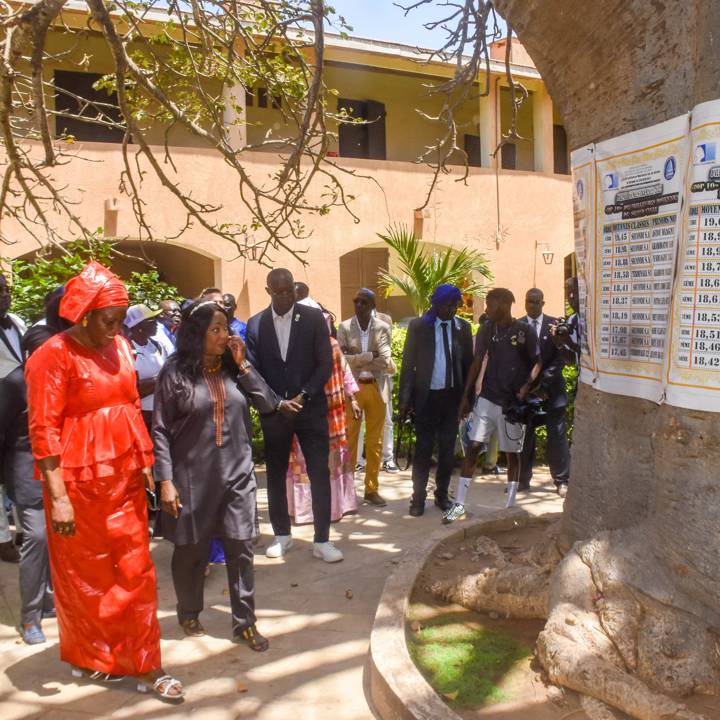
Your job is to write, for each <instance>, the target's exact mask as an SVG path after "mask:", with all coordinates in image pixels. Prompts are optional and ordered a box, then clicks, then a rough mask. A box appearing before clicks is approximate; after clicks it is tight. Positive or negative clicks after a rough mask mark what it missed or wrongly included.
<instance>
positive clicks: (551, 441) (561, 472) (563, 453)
mask: <svg viewBox="0 0 720 720" xmlns="http://www.w3.org/2000/svg"><path fill="white" fill-rule="evenodd" d="M547 461H548V465H549V466H550V474H551V475H552V479H553V480H554V481H555V484H556V485H563V484H565V483H567V481H568V479H569V478H570V446H569V445H568V441H567V408H566V407H565V406H563V407H559V408H552V409H550V410H548V411H547ZM520 462H521V466H520V483H519V484H520V486H521V487H522V486H527V485H529V484H530V478H532V470H533V465H534V464H535V430H534V429H532V430H531V429H530V428H528V430H527V432H526V433H525V442H524V443H523V449H522V453H521V455H520Z"/></svg>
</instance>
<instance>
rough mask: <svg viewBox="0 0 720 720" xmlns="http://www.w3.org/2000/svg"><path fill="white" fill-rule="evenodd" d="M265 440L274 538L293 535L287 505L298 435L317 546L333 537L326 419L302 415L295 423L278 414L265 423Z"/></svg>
mask: <svg viewBox="0 0 720 720" xmlns="http://www.w3.org/2000/svg"><path fill="white" fill-rule="evenodd" d="M262 428H263V434H264V436H265V470H266V473H267V489H268V510H269V514H270V523H271V525H272V528H273V532H274V533H275V535H290V514H289V513H288V503H287V471H288V462H289V461H290V449H291V447H292V439H293V435H297V438H298V441H299V442H300V449H301V450H302V454H303V456H304V457H305V466H306V467H307V472H308V477H309V478H310V491H311V493H312V511H313V524H314V526H315V542H317V543H321V542H327V541H328V538H329V537H330V465H329V455H330V440H329V437H328V421H327V415H326V414H325V413H324V412H323V413H322V414H320V413H317V412H315V413H311V414H307V415H306V414H305V412H304V411H303V412H301V413H300V415H299V416H298V417H297V418H295V419H294V420H287V419H285V418H284V417H283V416H282V415H280V414H279V413H275V415H271V416H269V417H267V418H263V419H262Z"/></svg>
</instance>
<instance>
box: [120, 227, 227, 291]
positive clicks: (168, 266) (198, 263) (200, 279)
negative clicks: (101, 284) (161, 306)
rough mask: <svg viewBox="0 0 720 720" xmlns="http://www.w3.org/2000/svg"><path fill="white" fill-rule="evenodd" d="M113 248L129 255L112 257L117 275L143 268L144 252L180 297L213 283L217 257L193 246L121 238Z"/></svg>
mask: <svg viewBox="0 0 720 720" xmlns="http://www.w3.org/2000/svg"><path fill="white" fill-rule="evenodd" d="M117 248H118V250H120V251H121V252H122V253H124V254H125V255H127V256H129V257H121V258H117V259H116V260H114V261H113V270H115V272H117V274H118V275H120V277H128V276H129V275H130V273H132V272H135V271H137V272H142V271H143V270H146V269H147V265H146V264H145V263H144V262H143V261H142V258H143V256H144V257H146V258H147V259H148V260H150V261H151V262H152V263H154V264H155V266H156V267H157V270H158V274H159V275H160V279H161V280H162V281H164V282H166V283H169V284H170V285H174V286H175V287H176V288H177V289H178V290H179V291H180V294H181V295H182V296H183V297H195V296H196V295H198V294H199V293H200V291H201V290H202V289H203V288H206V287H213V286H215V285H217V282H218V277H219V273H218V267H217V266H218V264H219V261H218V260H217V259H215V258H213V257H210V256H208V255H204V254H202V253H199V252H197V251H196V250H192V249H190V248H187V247H184V246H182V245H173V244H171V243H168V242H143V243H142V244H141V243H140V242H139V241H137V240H124V241H122V242H120V243H118V245H117ZM134 258H137V259H134Z"/></svg>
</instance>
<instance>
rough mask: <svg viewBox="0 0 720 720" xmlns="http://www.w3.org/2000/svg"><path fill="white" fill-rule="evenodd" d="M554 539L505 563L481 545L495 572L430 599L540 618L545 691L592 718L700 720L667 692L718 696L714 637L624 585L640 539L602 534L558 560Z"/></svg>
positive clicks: (687, 616)
mask: <svg viewBox="0 0 720 720" xmlns="http://www.w3.org/2000/svg"><path fill="white" fill-rule="evenodd" d="M555 532H556V530H554V529H551V530H550V531H549V532H548V534H546V537H545V538H544V540H543V541H542V542H541V543H538V544H537V545H535V546H534V547H533V548H532V549H531V550H530V551H528V552H526V553H524V554H523V555H522V556H516V557H512V558H509V557H508V556H507V555H505V554H504V553H503V552H502V551H501V550H500V548H499V547H498V546H497V544H496V543H494V542H493V541H492V540H490V539H489V538H482V539H481V540H480V541H478V543H476V551H478V552H481V553H482V554H484V555H487V556H490V557H492V558H493V562H494V565H495V567H491V568H488V569H486V570H484V571H483V572H480V573H477V574H473V575H469V576H464V577H460V578H458V579H457V580H455V581H451V582H442V583H436V584H435V585H433V592H434V593H435V594H436V595H437V596H439V597H441V598H443V599H444V600H449V601H453V602H457V603H460V604H462V605H463V606H465V607H468V608H471V609H473V610H480V611H484V612H497V613H499V614H502V615H506V616H508V617H520V618H547V624H546V626H545V628H544V630H543V631H542V632H541V633H540V636H539V637H538V643H537V657H538V660H539V661H540V664H541V665H542V667H543V668H544V670H545V672H546V673H547V677H548V679H549V680H550V681H551V682H552V683H555V684H557V685H561V686H564V687H567V688H570V689H572V690H575V691H577V692H579V693H581V695H583V696H587V697H588V698H592V700H589V701H587V702H586V703H584V705H587V707H586V710H587V711H588V714H589V715H590V716H591V717H598V718H599V717H617V715H613V712H614V711H613V710H612V708H616V709H617V710H619V711H621V712H623V713H626V714H627V715H629V716H630V717H632V718H637V720H704V717H703V716H702V715H698V714H697V713H695V712H692V711H691V710H689V709H688V708H687V707H686V706H685V705H683V704H681V703H679V702H677V701H676V700H673V699H672V698H670V697H668V695H667V694H666V693H672V694H675V695H681V696H686V695H690V694H692V693H705V694H716V693H717V692H718V690H719V689H720V654H719V653H720V651H719V648H720V638H718V636H717V635H716V634H715V633H714V632H713V631H712V630H710V629H709V628H708V627H707V625H706V624H705V623H704V622H703V621H702V620H700V619H699V617H698V616H697V615H695V614H692V613H691V612H688V611H687V610H685V609H679V608H678V607H676V606H674V605H672V604H669V603H668V602H661V601H659V600H657V599H653V598H651V597H650V596H648V595H646V594H644V593H642V592H640V591H639V590H637V589H636V588H634V587H633V586H632V585H631V582H630V581H631V580H633V579H636V578H634V577H633V573H632V568H633V567H634V562H635V560H636V557H635V556H634V555H633V547H634V546H636V545H637V543H638V538H640V541H642V532H640V533H638V532H637V528H636V529H635V530H633V531H623V530H618V531H614V532H610V533H600V534H599V535H598V536H597V537H596V538H593V539H592V540H589V541H587V542H582V543H577V544H576V545H575V546H574V547H573V548H572V550H571V551H570V552H569V553H568V554H567V555H566V556H565V558H563V559H562V560H561V558H560V553H559V551H558V548H557V542H556V541H555V535H554V533H555ZM661 596H662V597H663V599H667V598H669V597H670V596H669V595H668V594H665V595H662V594H661ZM679 604H680V605H682V603H679ZM607 706H609V707H607Z"/></svg>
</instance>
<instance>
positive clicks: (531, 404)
mask: <svg viewBox="0 0 720 720" xmlns="http://www.w3.org/2000/svg"><path fill="white" fill-rule="evenodd" d="M503 414H504V415H505V420H507V422H509V423H512V424H513V425H516V424H519V425H530V424H532V426H533V427H537V426H539V425H542V424H543V422H544V419H545V415H546V414H547V413H546V412H545V410H543V401H542V400H541V399H540V398H535V397H532V398H528V399H527V400H526V401H525V402H516V403H514V404H513V405H510V406H509V407H507V408H505V409H504V410H503Z"/></svg>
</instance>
